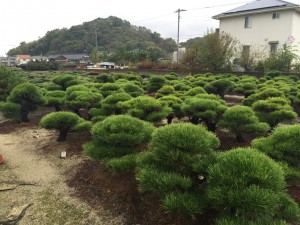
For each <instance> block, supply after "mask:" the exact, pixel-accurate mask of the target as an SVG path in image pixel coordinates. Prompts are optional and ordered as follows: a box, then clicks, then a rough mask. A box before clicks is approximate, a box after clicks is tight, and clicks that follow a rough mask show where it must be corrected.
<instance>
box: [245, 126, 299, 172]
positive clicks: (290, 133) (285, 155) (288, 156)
mask: <svg viewBox="0 0 300 225" xmlns="http://www.w3.org/2000/svg"><path fill="white" fill-rule="evenodd" d="M299 135H300V125H290V126H282V127H277V128H275V130H274V131H273V132H272V134H271V135H270V136H268V137H263V138H258V139H255V140H253V141H252V144H251V145H252V146H253V147H254V148H256V149H258V150H260V151H262V152H264V153H266V154H267V155H269V156H270V157H271V158H273V159H276V160H278V161H283V162H286V163H288V165H290V166H292V167H299V163H300V149H299V146H300V139H299V138H298V137H299Z"/></svg>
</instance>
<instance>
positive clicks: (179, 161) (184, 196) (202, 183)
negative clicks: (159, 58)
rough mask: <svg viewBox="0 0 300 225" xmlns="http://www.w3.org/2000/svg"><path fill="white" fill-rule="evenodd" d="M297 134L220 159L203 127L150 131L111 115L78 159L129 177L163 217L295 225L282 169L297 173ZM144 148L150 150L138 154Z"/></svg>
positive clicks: (298, 129) (280, 132)
mask: <svg viewBox="0 0 300 225" xmlns="http://www.w3.org/2000/svg"><path fill="white" fill-rule="evenodd" d="M151 133H152V135H151ZM299 134H300V126H299V125H292V126H284V127H279V128H277V129H276V130H275V131H274V133H273V134H272V135H270V136H268V137H265V138H260V139H256V140H254V141H253V143H252V148H238V149H232V150H229V151H226V152H218V151H217V148H218V146H219V144H220V142H219V140H218V138H217V137H216V135H215V134H213V133H211V132H209V131H207V130H206V128H205V127H203V126H202V125H193V124H191V123H177V124H171V125H167V126H163V127H160V128H154V126H153V125H151V124H150V123H148V122H145V121H143V120H140V119H137V118H134V117H130V116H127V115H115V116H109V117H107V118H106V119H104V120H103V121H100V122H97V123H96V124H94V125H93V127H92V135H93V141H91V142H90V143H87V144H85V145H84V152H85V154H87V155H88V156H91V157H93V158H95V159H97V160H100V161H102V162H103V163H104V164H105V165H106V166H107V167H109V168H110V169H111V170H112V171H114V172H118V173H120V172H121V173H122V172H126V171H131V170H134V171H135V174H136V180H137V182H138V187H139V190H140V192H155V193H156V194H157V195H158V196H159V198H160V199H161V202H162V206H163V207H164V208H165V210H166V211H167V212H176V213H180V214H183V215H185V216H188V217H190V218H192V219H194V220H197V216H199V215H201V214H205V213H209V214H210V215H215V217H214V219H213V221H211V222H212V223H213V224H218V225H220V224H222V225H223V224H234V225H236V224H245V225H246V224H247V225H248V224H251V225H252V224H253V225H255V224H293V223H295V222H299V219H300V217H299V216H300V210H299V207H298V206H297V203H296V202H295V201H294V200H293V199H292V198H291V197H290V196H289V195H288V194H287V185H286V182H285V172H284V170H283V169H282V167H281V165H284V166H285V167H288V166H291V167H293V166H296V167H297V166H298V164H299V160H300V158H299V154H298V156H296V154H297V153H299V149H298V147H297V146H299V139H297V138H295V137H297V136H298V135H299ZM149 140H150V142H149ZM285 142H288V143H289V144H288V146H285ZM145 143H149V149H148V150H147V151H140V150H139V149H140V148H139V146H140V145H143V144H145ZM286 147H289V148H286ZM267 155H269V156H270V157H272V158H273V159H275V160H278V161H279V163H280V164H281V165H280V164H279V163H276V162H275V161H274V160H272V159H271V158H270V157H269V156H267ZM291 156H294V157H291ZM295 156H296V157H295ZM290 157H291V158H293V159H291V158H290Z"/></svg>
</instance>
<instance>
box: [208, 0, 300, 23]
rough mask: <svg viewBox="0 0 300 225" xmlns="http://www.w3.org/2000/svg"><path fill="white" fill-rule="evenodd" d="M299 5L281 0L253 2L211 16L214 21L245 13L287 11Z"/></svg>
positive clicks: (258, 0)
mask: <svg viewBox="0 0 300 225" xmlns="http://www.w3.org/2000/svg"><path fill="white" fill-rule="evenodd" d="M297 7H299V5H297V4H294V3H290V2H286V1H281V0H257V1H254V2H250V3H247V4H245V5H242V6H240V7H237V8H234V9H231V10H228V11H226V12H224V13H221V14H218V15H215V16H213V18H214V19H218V18H219V17H225V16H230V15H233V14H236V13H247V12H252V11H257V10H260V11H261V10H270V9H287V8H297Z"/></svg>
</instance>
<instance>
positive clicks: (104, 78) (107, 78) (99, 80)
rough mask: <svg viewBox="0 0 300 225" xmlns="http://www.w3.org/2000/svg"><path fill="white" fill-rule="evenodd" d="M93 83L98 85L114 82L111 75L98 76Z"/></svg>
mask: <svg viewBox="0 0 300 225" xmlns="http://www.w3.org/2000/svg"><path fill="white" fill-rule="evenodd" d="M95 82H97V83H100V84H105V83H114V82H115V78H114V76H113V75H111V74H99V75H98V76H97V77H96V78H95Z"/></svg>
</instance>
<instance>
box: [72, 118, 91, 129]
mask: <svg viewBox="0 0 300 225" xmlns="http://www.w3.org/2000/svg"><path fill="white" fill-rule="evenodd" d="M92 126H93V123H92V122H91V121H85V120H83V121H79V122H78V124H76V126H75V127H74V129H73V130H75V131H76V132H81V131H90V130H91V129H92Z"/></svg>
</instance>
